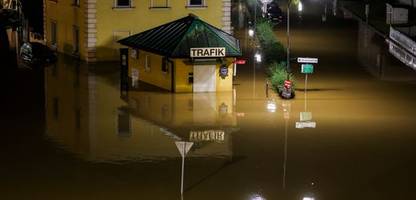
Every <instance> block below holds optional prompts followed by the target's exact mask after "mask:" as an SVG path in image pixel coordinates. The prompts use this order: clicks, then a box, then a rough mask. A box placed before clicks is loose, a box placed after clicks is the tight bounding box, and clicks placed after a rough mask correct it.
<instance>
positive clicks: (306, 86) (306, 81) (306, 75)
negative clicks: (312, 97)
mask: <svg viewBox="0 0 416 200" xmlns="http://www.w3.org/2000/svg"><path fill="white" fill-rule="evenodd" d="M307 88H308V74H305V112H306V111H307V110H306V109H307V107H306V98H307V96H306V94H307Z"/></svg>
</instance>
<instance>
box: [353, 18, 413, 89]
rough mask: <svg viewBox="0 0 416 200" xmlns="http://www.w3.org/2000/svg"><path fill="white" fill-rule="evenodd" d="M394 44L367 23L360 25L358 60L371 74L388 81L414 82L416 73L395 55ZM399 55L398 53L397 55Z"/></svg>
mask: <svg viewBox="0 0 416 200" xmlns="http://www.w3.org/2000/svg"><path fill="white" fill-rule="evenodd" d="M394 46H395V45H394V44H392V43H388V42H386V39H385V38H384V37H382V36H380V35H378V34H377V33H376V32H375V31H374V30H373V29H372V28H371V27H369V26H368V25H367V24H366V23H364V22H360V23H359V31H358V51H357V52H358V60H359V62H360V64H361V65H362V66H364V67H365V69H366V70H367V71H368V72H370V74H371V75H372V76H374V77H376V78H378V79H381V80H386V81H414V80H416V78H415V77H416V76H415V74H416V72H415V71H414V69H413V68H411V67H409V66H406V65H405V64H403V63H402V62H400V61H399V60H398V59H396V58H395V57H394V56H393V55H392V53H393V54H394V53H395V51H392V50H394ZM396 54H397V53H396Z"/></svg>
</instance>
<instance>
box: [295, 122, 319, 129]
mask: <svg viewBox="0 0 416 200" xmlns="http://www.w3.org/2000/svg"><path fill="white" fill-rule="evenodd" d="M296 128H299V129H304V128H316V122H310V121H309V122H296Z"/></svg>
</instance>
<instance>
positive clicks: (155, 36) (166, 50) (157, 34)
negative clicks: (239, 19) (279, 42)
mask: <svg viewBox="0 0 416 200" xmlns="http://www.w3.org/2000/svg"><path fill="white" fill-rule="evenodd" d="M118 42H119V43H120V44H122V45H125V46H128V47H131V48H137V49H142V50H145V51H149V52H152V53H156V54H159V55H163V56H168V57H171V58H189V57H190V48H206V47H225V50H226V53H225V55H226V57H236V56H241V50H240V44H239V41H238V39H236V38H234V37H233V36H232V35H230V34H228V33H226V32H224V31H222V30H220V29H218V28H216V27H214V26H212V25H210V24H208V23H206V22H204V21H202V20H200V19H199V18H198V17H197V16H195V15H192V14H190V15H189V16H187V17H184V18H181V19H178V20H175V21H173V22H170V23H167V24H164V25H161V26H158V27H156V28H153V29H150V30H147V31H144V32H141V33H138V34H135V35H132V36H129V37H127V38H124V39H122V40H119V41H118Z"/></svg>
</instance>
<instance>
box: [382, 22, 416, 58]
mask: <svg viewBox="0 0 416 200" xmlns="http://www.w3.org/2000/svg"><path fill="white" fill-rule="evenodd" d="M410 30H411V29H410ZM411 34H412V33H411V32H409V35H411ZM389 37H390V39H391V40H393V41H395V42H396V43H397V44H398V45H400V46H401V47H403V48H404V49H406V50H407V51H409V52H410V53H412V54H413V55H416V42H415V41H414V40H412V39H411V38H410V37H409V36H407V35H405V34H403V33H402V32H400V31H399V30H397V29H396V28H393V27H390V36H389Z"/></svg>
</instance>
